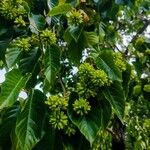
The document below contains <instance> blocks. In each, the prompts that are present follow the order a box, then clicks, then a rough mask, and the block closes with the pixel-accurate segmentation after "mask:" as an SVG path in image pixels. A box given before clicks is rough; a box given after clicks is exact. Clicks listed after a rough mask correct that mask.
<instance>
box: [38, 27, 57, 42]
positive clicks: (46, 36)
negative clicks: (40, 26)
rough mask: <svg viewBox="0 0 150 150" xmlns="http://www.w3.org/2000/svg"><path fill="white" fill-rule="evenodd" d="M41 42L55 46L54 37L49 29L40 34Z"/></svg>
mask: <svg viewBox="0 0 150 150" xmlns="http://www.w3.org/2000/svg"><path fill="white" fill-rule="evenodd" d="M40 37H41V40H42V42H43V43H50V44H55V43H56V39H57V38H56V35H55V33H53V32H52V31H50V30H49V29H45V30H43V31H42V32H41V34H40Z"/></svg>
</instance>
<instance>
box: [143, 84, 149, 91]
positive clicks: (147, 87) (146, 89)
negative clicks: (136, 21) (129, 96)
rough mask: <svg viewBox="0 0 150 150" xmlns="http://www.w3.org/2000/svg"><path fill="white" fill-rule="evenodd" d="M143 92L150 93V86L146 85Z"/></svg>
mask: <svg viewBox="0 0 150 150" xmlns="http://www.w3.org/2000/svg"><path fill="white" fill-rule="evenodd" d="M143 90H144V91H145V92H150V84H146V85H144V88H143Z"/></svg>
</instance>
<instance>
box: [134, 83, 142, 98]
mask: <svg viewBox="0 0 150 150" xmlns="http://www.w3.org/2000/svg"><path fill="white" fill-rule="evenodd" d="M133 94H134V95H136V96H137V95H139V94H141V85H136V86H135V87H134V88H133Z"/></svg>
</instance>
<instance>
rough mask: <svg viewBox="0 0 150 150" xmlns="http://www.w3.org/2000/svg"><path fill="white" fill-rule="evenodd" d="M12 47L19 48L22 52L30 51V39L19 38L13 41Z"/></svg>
mask: <svg viewBox="0 0 150 150" xmlns="http://www.w3.org/2000/svg"><path fill="white" fill-rule="evenodd" d="M11 45H12V46H13V47H17V48H18V49H20V50H21V51H29V49H30V47H31V43H30V37H27V38H17V39H15V40H13V41H12V43H11Z"/></svg>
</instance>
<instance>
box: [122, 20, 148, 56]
mask: <svg viewBox="0 0 150 150" xmlns="http://www.w3.org/2000/svg"><path fill="white" fill-rule="evenodd" d="M148 25H150V20H145V24H144V25H143V27H142V28H140V29H139V30H138V31H137V33H136V35H135V36H134V37H133V38H132V40H131V41H130V42H129V44H128V46H127V48H126V50H125V55H127V54H128V48H129V45H130V44H131V43H133V42H134V41H135V40H136V39H137V38H138V36H139V35H140V34H142V33H143V32H144V31H145V29H146V28H147V27H148Z"/></svg>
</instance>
